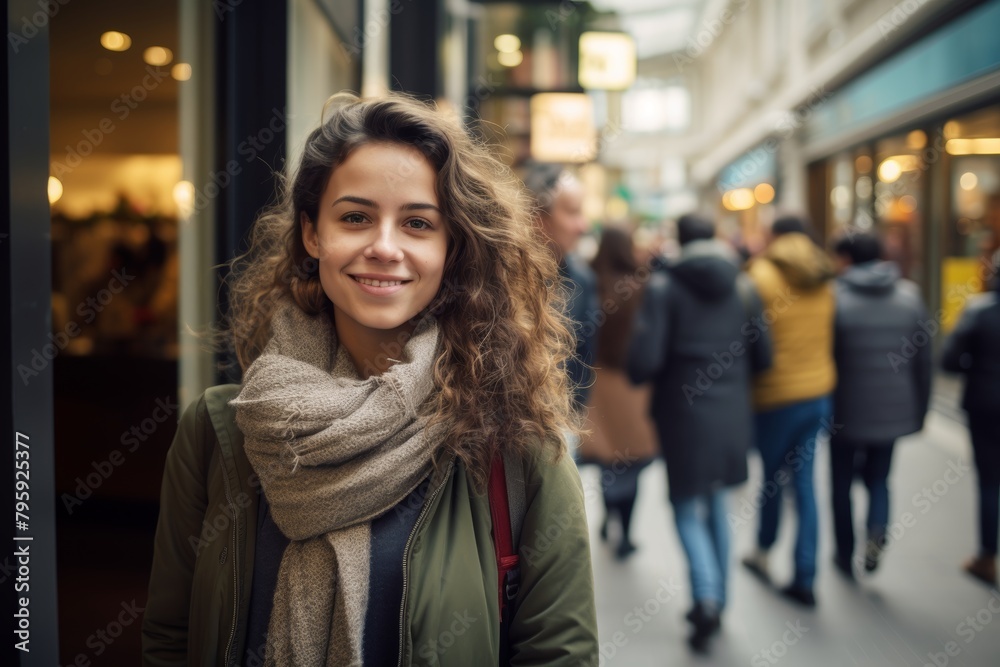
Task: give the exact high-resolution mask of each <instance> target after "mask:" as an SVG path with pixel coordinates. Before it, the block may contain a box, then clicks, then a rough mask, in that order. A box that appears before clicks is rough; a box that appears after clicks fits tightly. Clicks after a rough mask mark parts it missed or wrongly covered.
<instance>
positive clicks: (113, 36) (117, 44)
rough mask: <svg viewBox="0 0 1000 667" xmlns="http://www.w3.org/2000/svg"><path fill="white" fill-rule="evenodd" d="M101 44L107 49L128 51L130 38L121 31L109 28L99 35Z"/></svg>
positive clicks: (130, 42)
mask: <svg viewBox="0 0 1000 667" xmlns="http://www.w3.org/2000/svg"><path fill="white" fill-rule="evenodd" d="M101 46H103V47H104V48H106V49H107V50H108V51H128V49H129V47H130V46H132V38H131V37H129V36H128V35H126V34H125V33H123V32H118V31H117V30H109V31H108V32H106V33H104V34H102V35H101Z"/></svg>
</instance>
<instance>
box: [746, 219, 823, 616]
mask: <svg viewBox="0 0 1000 667" xmlns="http://www.w3.org/2000/svg"><path fill="white" fill-rule="evenodd" d="M748 272H749V274H750V277H751V278H752V279H753V281H754V284H755V286H756V287H757V291H758V293H759V294H760V297H761V300H762V301H763V304H764V311H763V314H762V316H761V319H760V321H759V322H754V323H753V324H754V326H757V327H759V328H760V329H762V330H765V331H768V332H769V333H770V335H771V340H772V343H773V346H774V362H773V365H772V366H771V368H770V369H769V370H767V371H765V372H763V373H761V374H759V375H757V376H756V378H755V380H754V407H755V410H756V413H757V414H756V418H755V428H756V443H757V449H758V451H759V452H760V456H761V461H762V464H763V469H764V479H763V482H762V485H761V487H760V489H759V490H758V494H759V497H757V498H755V499H754V505H755V506H759V507H760V510H759V517H760V519H759V529H758V533H757V549H756V551H755V552H754V553H752V554H751V555H749V556H748V557H747V558H745V559H744V560H743V564H744V566H746V567H747V568H748V569H749V570H750V571H751V572H753V573H754V574H756V575H757V576H759V577H760V578H762V579H764V580H765V581H768V582H769V581H770V573H769V571H768V550H769V549H770V548H771V546H772V545H773V544H774V542H775V539H776V538H777V533H778V523H779V518H780V514H781V493H782V486H783V484H784V483H786V482H789V481H791V483H792V485H793V487H794V489H795V500H796V509H797V511H798V519H799V526H798V528H799V530H798V535H797V537H796V541H795V558H794V560H795V575H794V578H793V580H792V582H791V583H790V584H789V585H788V586H787V587H785V588H783V589H782V593H784V594H785V595H786V596H787V597H789V598H791V599H792V600H795V601H796V602H800V603H802V604H804V605H806V606H810V607H811V606H814V605H815V604H816V598H815V596H814V594H813V580H814V578H815V575H816V542H817V535H818V520H817V513H816V498H815V492H814V489H813V461H814V459H815V453H816V438H817V436H818V434H819V432H820V430H821V429H823V428H830V423H829V421H828V417H829V415H830V413H831V407H832V406H831V399H830V394H831V392H832V391H833V389H834V387H835V386H836V381H837V377H836V376H837V372H836V367H835V365H834V359H833V321H834V292H833V284H832V282H831V279H832V278H833V277H834V267H833V263H832V262H831V260H830V258H829V257H828V256H827V254H826V253H825V252H824V251H823V249H822V248H820V247H819V246H817V245H816V243H814V242H813V240H812V238H811V237H810V236H809V233H808V227H807V224H806V222H805V221H804V220H803V219H801V218H798V217H794V216H785V217H782V218H779V219H778V220H776V221H775V222H774V224H773V226H772V227H771V240H770V243H769V244H768V246H767V248H766V249H765V250H764V251H763V252H762V253H761V254H760V255H759V256H758V257H756V258H755V259H754V260H752V262H751V264H750V266H749V269H748Z"/></svg>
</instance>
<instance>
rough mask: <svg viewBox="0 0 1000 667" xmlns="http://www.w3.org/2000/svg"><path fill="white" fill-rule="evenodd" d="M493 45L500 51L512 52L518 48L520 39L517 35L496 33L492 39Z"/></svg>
mask: <svg viewBox="0 0 1000 667" xmlns="http://www.w3.org/2000/svg"><path fill="white" fill-rule="evenodd" d="M493 46H494V47H495V48H496V50H497V51H499V52H500V53H514V52H515V51H518V50H520V48H521V40H520V39H519V38H518V36H517V35H497V36H496V39H494V40H493Z"/></svg>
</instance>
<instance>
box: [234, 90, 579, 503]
mask: <svg viewBox="0 0 1000 667" xmlns="http://www.w3.org/2000/svg"><path fill="white" fill-rule="evenodd" d="M373 142H393V143H399V144H403V145H406V146H412V147H414V148H416V149H417V150H419V151H420V153H421V154H423V155H424V156H425V157H426V158H427V159H428V160H429V161H430V163H431V164H432V165H433V166H434V168H435V170H436V172H437V183H436V188H437V195H438V200H439V201H440V202H441V203H442V212H443V214H444V217H445V219H446V221H447V224H448V227H449V231H450V241H449V248H448V253H447V258H446V261H445V269H444V277H443V280H442V285H441V288H440V290H439V292H438V295H437V296H436V298H435V299H434V300H432V302H431V304H430V305H429V306H428V308H427V309H425V312H426V311H431V312H433V314H434V315H435V316H436V317H437V318H438V321H439V322H440V325H441V334H442V344H441V351H440V355H439V357H438V359H437V361H436V364H435V368H434V379H435V384H436V391H435V392H434V398H433V399H432V400H431V401H429V405H428V406H426V407H425V409H426V410H427V411H428V414H430V415H431V417H432V423H435V424H441V425H443V426H444V430H443V432H444V437H443V439H442V442H441V444H440V447H439V450H438V452H437V456H436V457H435V459H436V461H437V462H438V463H439V464H440V463H441V462H444V461H447V460H450V459H452V458H457V459H459V460H460V461H461V462H462V463H463V464H464V465H465V467H466V469H467V470H468V472H469V474H470V476H471V478H472V481H473V484H474V485H475V487H476V488H477V489H479V490H482V489H485V487H486V482H487V480H488V478H489V470H490V463H491V462H492V460H493V458H494V457H495V456H496V455H497V454H499V453H512V454H514V455H515V456H518V457H521V458H522V459H524V458H525V457H527V456H529V455H531V454H533V453H536V452H538V451H540V450H541V449H545V448H551V449H552V451H553V452H554V453H555V454H556V456H558V455H561V453H562V452H563V451H564V449H565V438H566V436H567V434H571V433H578V432H579V424H578V420H577V417H576V414H575V412H574V410H573V408H572V399H571V387H570V386H569V379H568V377H567V375H566V372H565V364H566V361H567V359H568V358H569V357H570V356H572V355H573V349H574V339H573V333H572V329H571V327H572V324H571V322H570V320H569V319H568V318H567V316H566V315H565V314H564V312H565V294H564V292H563V290H562V289H560V285H561V283H560V279H559V275H558V267H557V264H556V260H555V258H554V257H553V256H552V254H551V253H550V252H549V251H548V250H547V247H546V243H545V240H544V238H543V236H542V235H541V233H540V231H539V230H538V228H537V226H536V224H535V219H534V211H533V210H532V208H531V198H530V197H529V196H527V195H526V194H525V193H524V192H523V188H522V185H521V183H520V181H518V179H517V178H516V177H515V176H514V174H513V173H512V172H511V171H510V170H509V169H508V168H507V167H505V166H504V165H503V163H502V162H500V161H499V160H498V159H496V158H495V157H494V156H493V155H492V154H491V152H490V148H489V147H488V146H486V145H485V144H483V143H482V142H481V141H479V140H477V139H474V138H473V137H472V136H471V135H470V133H469V132H468V130H467V129H466V128H465V127H464V126H463V125H462V123H461V122H460V121H459V120H458V119H456V118H452V117H450V116H448V115H446V114H445V113H444V112H442V111H440V110H437V109H434V108H432V107H430V106H428V105H426V104H424V103H422V102H420V101H418V100H415V99H412V98H410V97H407V96H405V95H401V94H390V95H387V96H385V97H380V98H374V99H359V98H358V97H356V96H354V95H353V94H348V93H341V94H338V95H334V96H333V97H331V98H330V99H329V100H328V101H327V103H326V105H325V106H324V111H323V120H322V121H321V123H320V125H319V127H317V128H316V129H315V130H313V131H312V132H311V133H310V134H309V137H308V138H307V139H306V143H305V150H304V151H303V153H302V158H301V161H300V162H299V164H298V168H297V170H296V171H295V173H294V175H293V176H292V177H291V178H288V179H286V178H283V177H281V176H280V175H278V178H279V181H280V182H281V184H282V185H283V188H282V189H283V192H282V194H281V198H280V201H279V202H278V203H277V204H276V205H275V206H273V207H272V208H270V209H268V210H266V211H265V212H263V213H262V214H261V215H260V216H259V217H258V219H257V220H256V223H255V225H254V228H253V230H252V232H251V234H250V242H249V250H248V251H247V252H246V253H245V254H243V255H241V256H239V257H236V258H235V259H233V260H232V261H231V262H229V263H228V264H229V266H230V269H231V272H230V274H229V276H228V277H227V280H226V282H227V283H228V286H229V305H230V310H229V314H228V316H227V318H226V319H225V321H224V324H223V328H222V329H221V331H220V334H221V335H222V336H223V338H224V340H225V341H226V343H228V344H229V345H231V346H232V347H233V348H234V350H235V354H236V358H237V360H238V362H239V365H240V367H241V369H242V370H246V368H247V367H248V366H249V365H250V364H251V363H252V362H253V361H254V359H256V358H257V357H258V356H260V354H261V352H262V351H263V349H264V347H265V345H266V344H267V341H268V340H269V338H270V335H271V333H270V326H269V325H270V320H271V316H272V314H273V312H274V309H275V307H276V304H277V303H278V302H279V300H280V299H281V298H282V297H283V296H285V295H290V296H291V298H292V299H294V301H295V303H296V304H297V305H298V306H299V307H300V308H302V310H303V311H305V312H307V313H309V314H317V313H318V312H320V310H321V309H324V308H329V307H330V302H329V299H328V297H327V296H326V294H325V292H324V291H323V288H322V286H321V285H320V280H319V273H318V263H317V261H316V260H315V259H313V258H312V257H310V256H309V255H308V254H307V252H306V249H305V246H304V244H303V240H302V229H301V226H300V224H299V222H298V221H299V220H300V219H301V218H302V214H303V213H305V214H306V215H307V216H308V218H309V220H310V221H313V224H315V221H316V220H317V219H318V208H319V201H320V198H321V196H322V193H323V190H324V188H325V186H326V184H327V182H328V181H329V178H330V175H331V173H332V171H333V169H335V168H336V167H337V166H338V165H340V164H342V163H343V162H344V160H346V159H347V157H348V155H350V153H351V152H352V151H353V150H355V149H357V148H358V147H359V146H362V145H364V144H367V143H373Z"/></svg>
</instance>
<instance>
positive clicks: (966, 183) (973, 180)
mask: <svg viewBox="0 0 1000 667" xmlns="http://www.w3.org/2000/svg"><path fill="white" fill-rule="evenodd" d="M958 184H959V185H961V186H962V189H963V190H975V189H976V186H977V185H979V177H978V176H976V175H975V174H973V173H972V172H971V171H967V172H965V173H964V174H962V177H961V178H959V179H958Z"/></svg>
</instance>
